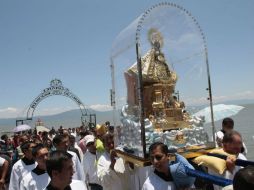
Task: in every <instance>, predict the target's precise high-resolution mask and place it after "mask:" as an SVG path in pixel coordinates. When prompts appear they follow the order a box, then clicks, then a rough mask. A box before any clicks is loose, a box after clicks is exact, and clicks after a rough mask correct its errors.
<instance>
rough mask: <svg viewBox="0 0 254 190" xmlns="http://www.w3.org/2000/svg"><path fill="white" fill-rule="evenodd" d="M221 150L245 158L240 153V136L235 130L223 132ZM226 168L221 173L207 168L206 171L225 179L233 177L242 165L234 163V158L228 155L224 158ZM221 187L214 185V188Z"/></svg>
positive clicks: (216, 189) (219, 188)
mask: <svg viewBox="0 0 254 190" xmlns="http://www.w3.org/2000/svg"><path fill="white" fill-rule="evenodd" d="M222 146H223V150H224V151H225V152H226V153H228V154H233V155H236V156H237V159H241V160H247V159H246V157H245V156H244V155H243V154H242V153H241V149H242V146H243V145H242V137H241V135H240V133H238V132H237V131H231V132H229V133H225V135H224V137H223V140H222ZM226 166H227V169H226V170H225V171H224V173H223V174H222V175H219V174H218V173H215V172H214V171H213V170H208V172H209V173H210V174H212V175H217V176H221V177H224V178H226V179H231V180H232V179H233V178H234V176H235V174H236V172H237V171H238V170H240V169H241V168H242V167H240V166H236V165H235V160H233V159H232V158H230V157H228V158H227V160H226ZM221 189H222V188H221V187H219V186H217V185H214V190H221Z"/></svg>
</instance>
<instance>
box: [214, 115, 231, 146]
mask: <svg viewBox="0 0 254 190" xmlns="http://www.w3.org/2000/svg"><path fill="white" fill-rule="evenodd" d="M233 129H234V120H233V119H231V118H230V117H226V118H224V119H223V120H222V129H221V130H220V131H217V132H216V133H215V138H216V145H217V147H222V139H223V137H224V134H225V133H228V132H231V131H232V130H233Z"/></svg>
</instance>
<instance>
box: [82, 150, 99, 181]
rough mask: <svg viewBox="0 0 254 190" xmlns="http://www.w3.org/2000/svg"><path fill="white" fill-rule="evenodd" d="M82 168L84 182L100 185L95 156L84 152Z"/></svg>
mask: <svg viewBox="0 0 254 190" xmlns="http://www.w3.org/2000/svg"><path fill="white" fill-rule="evenodd" d="M83 167H84V173H85V177H86V182H87V183H96V184H100V181H99V178H98V176H97V158H96V155H95V154H92V153H91V152H89V151H86V153H85V154H84V160H83Z"/></svg>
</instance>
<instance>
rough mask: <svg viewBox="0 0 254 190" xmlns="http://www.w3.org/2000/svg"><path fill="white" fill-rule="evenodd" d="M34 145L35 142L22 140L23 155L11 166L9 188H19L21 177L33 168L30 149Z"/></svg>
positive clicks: (16, 189)
mask: <svg viewBox="0 0 254 190" xmlns="http://www.w3.org/2000/svg"><path fill="white" fill-rule="evenodd" d="M35 145H36V144H34V143H31V142H24V143H23V144H22V145H21V150H22V152H23V153H24V157H23V158H22V159H20V160H19V161H17V162H16V163H15V164H14V165H13V167H12V171H11V179H10V185H9V189H10V190H19V189H20V182H21V180H22V178H23V177H24V176H25V175H26V174H28V173H29V172H30V171H32V170H33V169H34V168H35V166H36V163H35V161H34V159H33V155H32V149H33V147H34V146H35Z"/></svg>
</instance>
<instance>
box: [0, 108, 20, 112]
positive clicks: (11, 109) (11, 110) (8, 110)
mask: <svg viewBox="0 0 254 190" xmlns="http://www.w3.org/2000/svg"><path fill="white" fill-rule="evenodd" d="M17 111H18V109H17V108H13V107H8V108H3V109H0V113H5V112H7V113H17Z"/></svg>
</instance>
